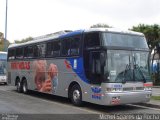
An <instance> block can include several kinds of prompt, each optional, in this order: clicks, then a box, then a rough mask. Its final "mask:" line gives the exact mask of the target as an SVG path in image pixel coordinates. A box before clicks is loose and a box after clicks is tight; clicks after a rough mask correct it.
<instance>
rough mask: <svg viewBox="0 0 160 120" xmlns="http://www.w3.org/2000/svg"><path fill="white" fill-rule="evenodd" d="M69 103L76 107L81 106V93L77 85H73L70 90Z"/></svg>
mask: <svg viewBox="0 0 160 120" xmlns="http://www.w3.org/2000/svg"><path fill="white" fill-rule="evenodd" d="M70 97H71V101H72V103H73V104H74V105H76V106H81V105H82V92H81V88H80V86H79V85H78V84H75V85H73V87H72V88H71V96H70Z"/></svg>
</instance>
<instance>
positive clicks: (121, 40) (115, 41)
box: [102, 33, 148, 48]
mask: <svg viewBox="0 0 160 120" xmlns="http://www.w3.org/2000/svg"><path fill="white" fill-rule="evenodd" d="M102 38H103V41H104V45H105V46H120V47H134V48H148V45H147V42H146V39H145V37H144V36H138V35H128V34H118V33H103V34H102Z"/></svg>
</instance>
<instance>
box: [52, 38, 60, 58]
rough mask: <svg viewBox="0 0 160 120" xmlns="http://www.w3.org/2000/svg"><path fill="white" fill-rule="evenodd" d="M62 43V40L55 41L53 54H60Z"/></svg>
mask: <svg viewBox="0 0 160 120" xmlns="http://www.w3.org/2000/svg"><path fill="white" fill-rule="evenodd" d="M60 49H61V43H60V41H55V42H53V56H60Z"/></svg>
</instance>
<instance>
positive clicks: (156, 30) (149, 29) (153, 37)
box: [131, 24, 160, 51]
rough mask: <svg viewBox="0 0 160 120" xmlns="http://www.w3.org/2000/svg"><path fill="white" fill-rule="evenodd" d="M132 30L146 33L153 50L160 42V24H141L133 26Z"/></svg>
mask: <svg viewBox="0 0 160 120" xmlns="http://www.w3.org/2000/svg"><path fill="white" fill-rule="evenodd" d="M131 30H133V31H137V32H142V33H144V35H145V37H146V39H147V42H148V46H149V48H150V50H151V51H152V50H153V49H154V48H155V47H156V45H158V43H159V42H160V26H159V25H157V24H154V25H145V24H139V25H138V26H133V28H132V29H131Z"/></svg>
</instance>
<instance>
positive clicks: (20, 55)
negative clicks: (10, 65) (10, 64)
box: [16, 48, 23, 59]
mask: <svg viewBox="0 0 160 120" xmlns="http://www.w3.org/2000/svg"><path fill="white" fill-rule="evenodd" d="M22 58H23V48H16V59H22Z"/></svg>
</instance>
